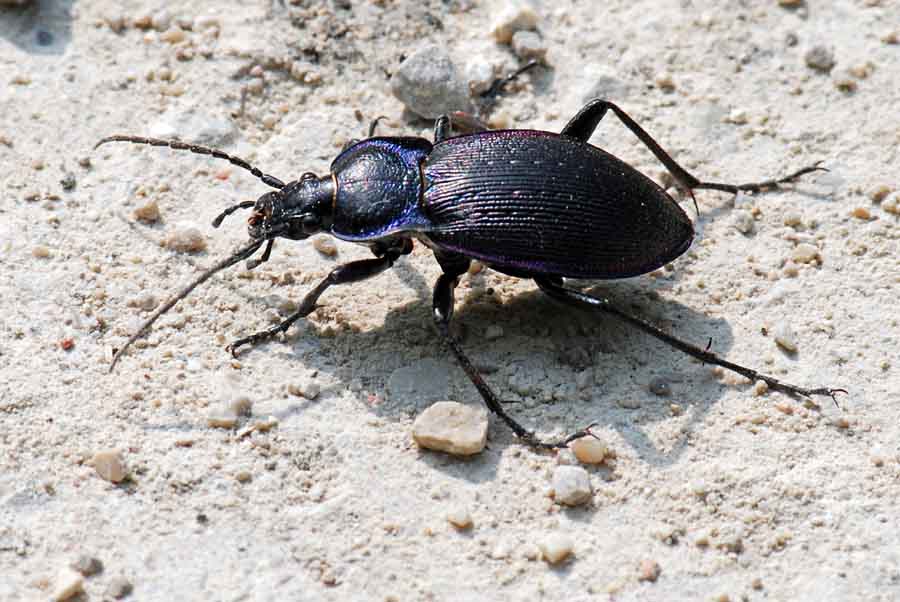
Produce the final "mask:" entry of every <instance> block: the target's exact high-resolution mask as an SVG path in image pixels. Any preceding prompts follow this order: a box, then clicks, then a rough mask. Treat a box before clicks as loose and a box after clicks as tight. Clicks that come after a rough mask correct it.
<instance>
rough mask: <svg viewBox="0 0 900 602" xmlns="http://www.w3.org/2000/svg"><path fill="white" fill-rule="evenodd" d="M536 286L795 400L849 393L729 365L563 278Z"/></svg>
mask: <svg viewBox="0 0 900 602" xmlns="http://www.w3.org/2000/svg"><path fill="white" fill-rule="evenodd" d="M535 282H536V283H537V285H538V287H540V289H541V290H542V291H544V292H545V293H547V294H548V295H550V296H551V297H553V298H554V299H558V300H559V301H563V302H564V303H567V304H569V305H574V306H576V307H581V308H587V309H595V310H600V311H603V312H606V313H609V314H612V315H614V316H615V317H617V318H619V319H620V320H622V321H624V322H627V323H629V324H631V325H632V326H635V327H637V328H638V329H640V330H643V331H644V332H646V333H647V334H649V335H651V336H653V337H656V338H657V339H659V340H660V341H662V342H664V343H665V344H667V345H669V346H671V347H674V348H675V349H678V350H679V351H682V352H684V353H686V354H688V355H690V356H691V357H694V358H696V359H698V360H700V361H701V362H704V363H708V364H714V365H716V366H721V367H723V368H726V369H728V370H731V371H732V372H736V373H738V374H740V375H742V376H746V377H747V378H749V379H750V380H751V381H754V382H755V381H757V380H761V381H763V382H765V383H766V384H767V385H768V386H769V388H770V389H775V390H777V391H781V392H782V393H786V394H788V395H792V396H801V397H812V396H815V395H824V396H827V397H830V398H831V399H832V401H834V405H835V406H838V403H837V398H836V396H837V394H838V393H843V394H845V395H846V394H847V391H846V390H845V389H837V388H835V389H832V388H829V387H817V388H811V389H810V388H806V387H798V386H797V385H792V384H788V383H786V382H782V381H780V380H778V379H776V378H774V377H772V376H768V375H766V374H762V373H760V372H757V371H756V370H753V369H751V368H747V367H745V366H741V365H739V364H734V363H732V362H729V361H728V360H725V359H722V358H720V357H719V356H717V355H716V354H714V353H712V352H710V351H709V349H708V348H707V349H702V348H700V347H697V346H696V345H692V344H691V343H688V342H686V341H682V340H681V339H678V338H676V337H674V336H672V335H670V334H668V333H666V332H664V331H662V330H661V329H659V328H657V327H656V326H654V325H653V324H651V323H649V322H647V321H645V320H642V319H641V318H638V317H636V316H633V315H631V314H629V313H627V312H624V311H622V310H620V309H618V308H617V307H615V306H614V305H612V304H611V303H610V302H609V300H607V299H601V298H600V297H594V296H593V295H588V294H587V293H582V292H581V291H577V290H574V289H570V288H566V287H564V286H563V284H562V279H561V278H550V277H543V278H535ZM838 407H840V406H838Z"/></svg>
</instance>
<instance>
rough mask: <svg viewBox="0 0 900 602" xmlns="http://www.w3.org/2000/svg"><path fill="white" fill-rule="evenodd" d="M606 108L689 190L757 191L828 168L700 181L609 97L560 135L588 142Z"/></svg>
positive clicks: (577, 117) (589, 107) (582, 113)
mask: <svg viewBox="0 0 900 602" xmlns="http://www.w3.org/2000/svg"><path fill="white" fill-rule="evenodd" d="M607 111H612V112H613V113H615V115H616V117H618V118H619V121H621V122H622V124H623V125H624V126H625V127H627V128H628V129H629V130H631V132H632V133H633V134H634V135H635V136H637V137H638V138H639V139H640V141H641V142H643V143H644V145H645V146H646V147H647V148H649V149H650V152H652V153H653V154H654V155H655V156H656V158H657V159H659V161H660V162H661V163H662V164H663V165H665V166H666V169H667V170H668V171H669V173H670V174H672V176H673V177H674V178H675V181H676V182H678V183H679V184H680V185H681V186H682V187H683V188H685V189H687V190H689V191H694V190H700V189H708V190H721V191H723V192H730V193H732V194H737V193H738V192H741V191H744V192H760V191H762V190H768V189H771V188H778V186H779V185H780V184H787V183H789V182H793V181H794V180H796V179H797V178H799V177H800V176H802V175H805V174H808V173H810V172H813V171H828V170H827V169H825V168H824V167H819V163H821V161H820V162H817V163H814V164H813V165H810V166H808V167H804V168H803V169H798V170H797V171H795V172H794V173H792V174H788V175H786V176H784V177H781V178H773V179H770V180H765V181H762V182H751V183H749V184H722V183H719V182H701V181H700V180H699V179H697V178H696V177H694V176H693V175H691V174H690V173H689V172H688V171H687V170H686V169H684V168H683V167H682V166H681V165H679V164H678V163H676V162H675V159H673V158H672V157H671V155H669V153H667V152H666V151H665V150H663V148H662V147H661V146H660V145H659V143H658V142H656V140H654V139H653V137H652V136H650V134H648V133H647V132H646V131H645V130H644V128H642V127H641V126H639V125H638V124H637V122H636V121H635V120H634V119H632V118H631V117H630V116H629V115H628V114H627V113H626V112H625V111H623V110H622V109H620V108H619V107H618V106H616V105H614V104H613V103H611V102H609V101H608V100H601V99H596V100H592V101H591V102H589V103H588V104H586V105H585V106H584V108H582V109H581V110H580V111H579V112H578V114H577V115H575V117H573V118H572V120H571V121H569V123H567V124H566V127H564V128H563V130H562V132H560V133H561V134H562V135H563V136H571V137H572V138H577V139H578V140H581V141H582V142H587V141H588V139H589V138H590V137H591V134H593V133H594V130H595V129H597V125H599V124H600V120H601V119H603V117H604V115H606V112H607ZM692 194H693V192H692Z"/></svg>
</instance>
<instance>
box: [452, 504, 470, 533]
mask: <svg viewBox="0 0 900 602" xmlns="http://www.w3.org/2000/svg"><path fill="white" fill-rule="evenodd" d="M447 522H448V523H450V524H451V525H453V526H454V527H456V528H457V529H459V530H460V531H463V530H465V529H471V528H472V524H473V523H472V515H471V514H469V511H468V510H467V509H466V508H465V507H463V506H457V507H456V508H454V509H453V510H451V511H450V512H448V513H447Z"/></svg>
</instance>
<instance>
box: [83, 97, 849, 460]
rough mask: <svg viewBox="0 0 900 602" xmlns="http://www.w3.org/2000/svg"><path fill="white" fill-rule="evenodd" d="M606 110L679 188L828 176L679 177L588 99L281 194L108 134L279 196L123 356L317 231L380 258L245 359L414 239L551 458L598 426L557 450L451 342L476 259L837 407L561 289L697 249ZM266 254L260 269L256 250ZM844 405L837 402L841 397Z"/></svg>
mask: <svg viewBox="0 0 900 602" xmlns="http://www.w3.org/2000/svg"><path fill="white" fill-rule="evenodd" d="M607 112H612V113H613V114H614V115H615V116H616V117H617V118H618V119H619V120H620V121H621V122H622V123H623V124H624V125H625V126H626V127H627V128H628V129H629V130H631V132H633V133H634V134H635V135H636V136H637V137H638V138H639V139H640V140H641V142H643V143H644V145H646V146H647V147H648V148H649V149H650V151H651V152H652V153H653V154H654V155H655V156H656V157H657V159H659V160H660V161H661V162H662V163H663V165H664V166H665V167H666V169H667V170H668V171H669V172H670V173H671V174H672V176H673V177H674V178H675V181H676V182H677V183H678V184H679V186H681V187H682V188H684V189H686V190H688V191H689V192H690V193H691V195H692V196H693V191H694V190H700V189H710V190H720V191H724V192H730V193H734V194H737V193H738V192H739V191H750V192H759V191H763V190H766V189H770V188H776V187H778V186H779V185H780V184H784V183H787V182H792V181H794V180H796V179H797V178H799V177H800V176H802V175H804V174H807V173H810V172H813V171H816V170H821V169H823V168H821V167H819V164H818V163H817V164H815V165H812V166H809V167H805V168H803V169H800V170H798V171H796V172H794V173H792V174H790V175H787V176H785V177H782V178H778V179H772V180H767V181H764V182H756V183H751V184H740V185H733V184H721V183H716V182H703V181H701V180H699V179H697V178H696V177H694V176H693V175H691V174H690V173H688V172H687V171H686V170H685V169H684V168H682V167H681V166H680V165H679V164H678V163H677V162H675V160H674V159H672V157H671V156H669V154H668V153H666V151H665V150H663V148H662V147H661V146H660V145H659V144H658V143H657V142H656V141H655V140H654V139H653V138H652V137H651V136H650V135H649V134H648V133H647V132H646V131H644V129H643V128H641V127H640V126H639V125H638V124H637V123H636V122H635V121H634V120H633V119H632V118H631V117H629V116H628V114H626V113H625V112H624V111H623V110H622V109H620V108H619V107H618V106H616V105H615V104H613V103H611V102H609V101H606V100H601V99H597V100H593V101H591V102H589V103H588V104H587V105H586V106H585V107H584V108H583V109H581V111H580V112H579V113H578V114H577V115H575V117H574V118H572V120H571V121H569V123H568V124H567V125H566V126H565V127H564V128H563V130H562V132H561V133H559V134H556V133H551V132H544V131H537V130H488V129H487V128H486V127H483V126H481V125H480V123H479V122H478V121H477V120H476V119H473V118H469V117H466V116H463V115H460V116H459V117H460V118H459V119H458V120H456V121H454V122H453V123H456V122H457V121H458V122H459V123H461V124H463V125H464V126H466V127H467V128H468V130H469V131H468V132H466V133H464V134H463V135H459V136H451V125H452V122H451V119H450V117H449V116H446V115H445V116H443V117H441V118H439V119H438V120H437V122H436V123H435V127H434V142H433V143H432V142H431V141H429V140H426V139H424V138H417V137H375V136H373V134H374V128H375V125H376V124H377V120H376V121H375V122H373V123H372V126H371V127H370V129H369V137H368V138H366V139H365V140H362V141H359V142H356V143H353V144H351V145H350V146H349V147H348V148H346V149H345V150H344V151H343V152H341V153H340V155H338V157H337V158H336V159H335V160H334V162H333V163H332V164H331V170H330V172H329V173H328V174H327V175H325V176H321V177H320V176H317V175H315V174H312V173H305V174H303V175H302V176H301V177H300V179H298V180H295V181H293V182H288V183H284V182H282V181H281V180H279V179H278V178H275V177H273V176H270V175H268V174H265V173H263V172H262V171H260V170H259V169H257V168H256V167H253V166H252V165H250V164H249V163H247V162H246V161H244V160H243V159H240V158H238V157H234V156H232V155H229V154H226V153H224V152H222V151H220V150H216V149H211V148H207V147H203V146H198V145H193V144H188V143H184V142H180V141H173V140H158V139H154V138H142V137H137V136H121V135H116V136H110V137H108V138H104V139H103V140H101V141H100V142H99V143H98V144H97V146H100V145H101V144H105V143H107V142H114V141H120V142H132V143H137V144H149V145H153V146H168V147H170V148H173V149H177V150H188V151H191V152H194V153H199V154H205V155H211V156H213V157H215V158H219V159H224V160H227V161H229V162H231V163H232V164H234V165H237V166H238V167H241V168H243V169H246V170H248V171H250V172H251V173H252V174H253V175H255V176H256V177H258V178H260V179H261V180H262V181H263V182H264V183H265V184H268V185H269V186H271V187H273V188H275V189H276V190H274V191H272V192H268V193H266V194H264V195H262V196H261V197H260V198H259V199H258V200H257V201H256V202H255V203H254V202H252V201H246V202H242V203H238V204H236V205H234V206H232V207H229V208H228V209H226V210H225V211H223V212H222V213H221V214H220V215H219V216H218V217H217V218H216V219H215V220H214V221H213V226H215V227H218V226H219V225H220V224H221V223H222V220H223V219H224V218H225V217H227V216H228V215H230V214H231V213H234V212H235V211H237V210H238V209H252V213H251V214H250V218H249V219H248V223H249V226H248V231H249V234H250V239H251V240H250V242H249V244H248V245H247V246H245V247H244V248H242V249H240V250H238V251H237V252H236V253H235V254H233V255H232V256H230V257H228V258H226V259H224V260H222V261H220V262H219V263H217V264H215V265H214V266H213V267H211V268H210V269H209V270H207V271H206V272H204V273H203V274H201V275H200V276H199V277H198V278H197V279H196V280H194V281H193V282H192V283H191V284H189V285H188V286H187V287H185V288H184V289H182V290H181V291H180V292H179V293H178V294H176V295H175V296H174V297H173V298H172V299H170V300H169V301H168V302H167V303H165V304H164V305H162V306H161V307H160V308H159V309H157V311H156V312H154V313H153V315H151V316H150V318H149V319H148V320H147V321H146V322H145V323H144V324H143V325H142V326H141V328H140V329H139V330H138V331H137V332H136V333H135V334H134V335H132V336H131V338H130V339H129V340H128V342H127V343H126V344H125V345H124V346H123V347H122V348H121V349H119V350H118V351H117V352H116V353H115V355H114V357H113V361H112V364H111V366H110V370H112V369H113V367H114V366H115V364H116V362H117V361H118V360H119V358H121V357H122V354H123V353H124V352H125V350H126V349H127V348H128V347H129V345H131V343H133V342H134V341H135V340H137V339H138V338H140V337H141V336H143V334H144V333H145V332H147V331H148V329H149V328H150V326H151V325H152V324H153V322H154V321H155V320H156V319H157V318H158V317H159V316H161V315H162V314H163V313H165V312H166V311H168V310H169V309H171V307H172V306H174V305H175V303H177V302H178V301H179V300H180V299H182V298H184V297H185V296H187V295H188V294H189V293H190V292H191V291H192V290H193V289H194V288H195V287H196V286H198V285H199V284H200V283H202V282H204V281H205V280H207V279H208V278H209V277H210V276H212V275H213V274H214V273H216V272H218V271H220V270H222V269H225V268H227V267H229V266H232V265H234V264H236V263H238V262H240V261H242V260H244V259H247V260H248V261H247V267H248V268H249V269H253V268H254V267H256V266H258V265H259V264H260V263H263V262H265V261H267V260H268V259H269V256H270V254H271V252H272V246H273V244H274V241H275V239H276V238H288V239H291V240H303V239H305V238H308V237H309V236H311V235H313V234H316V233H318V232H325V233H328V234H330V235H332V236H334V237H336V238H338V239H341V240H345V241H350V242H354V243H358V244H361V245H365V246H367V247H369V249H371V251H372V253H373V254H374V255H375V257H374V258H373V259H364V260H360V261H353V262H350V263H347V264H344V265H341V266H338V267H336V268H335V269H333V270H332V271H331V272H330V273H329V274H328V276H327V277H326V278H325V279H324V280H322V281H321V282H320V283H319V284H318V285H317V286H316V287H314V288H313V289H312V290H311V291H309V292H308V293H307V294H306V296H305V297H304V298H303V301H302V302H301V303H300V306H299V309H298V310H297V311H296V312H295V313H294V314H293V315H291V316H290V317H288V318H287V319H286V320H284V321H283V322H281V323H280V324H278V325H276V326H274V327H272V328H269V329H267V330H263V331H261V332H258V333H256V334H253V335H250V336H248V337H244V338H241V339H238V340H236V341H234V342H233V343H231V344H230V345H229V346H228V347H227V349H228V350H229V351H230V352H231V353H232V354H235V355H236V354H237V352H238V349H239V348H241V347H244V346H245V345H254V344H257V343H260V342H262V341H266V340H268V339H271V338H273V337H275V336H276V335H278V334H279V333H284V332H285V331H287V330H288V329H289V328H290V326H291V325H292V324H293V323H294V322H296V321H297V320H299V319H300V318H303V317H306V316H307V315H309V314H310V313H312V311H313V310H315V308H316V302H317V301H318V299H319V297H320V296H321V295H322V293H324V292H325V291H326V290H327V289H328V288H330V287H331V286H335V285H338V284H348V283H351V282H358V281H360V280H365V279H367V278H371V277H373V276H375V275H376V274H379V273H381V272H383V271H384V270H386V269H388V268H390V267H391V266H392V265H393V264H394V262H395V261H397V260H398V259H399V258H400V257H402V256H403V255H408V254H409V253H410V252H412V249H413V241H414V240H418V241H420V242H422V243H423V244H425V245H427V246H428V247H429V248H430V249H431V250H432V251H433V252H434V256H435V259H437V261H438V264H439V265H440V267H441V269H442V271H443V273H442V275H441V276H440V277H439V278H438V280H437V283H436V284H435V286H434V297H433V316H434V322H435V326H436V327H437V331H438V333H439V335H440V337H441V339H442V340H443V341H444V342H445V343H446V344H447V345H448V346H449V347H450V349H451V350H452V352H453V354H454V356H455V357H456V359H457V361H458V362H459V364H460V366H461V367H462V369H463V370H464V371H465V373H466V375H467V376H468V377H469V379H470V380H471V381H472V383H473V384H474V385H475V387H476V388H477V389H478V392H479V393H480V394H481V397H482V398H483V399H484V402H485V404H486V405H487V407H488V408H489V409H490V410H491V411H492V412H493V413H495V414H497V416H499V417H500V418H501V419H502V420H503V421H504V422H505V423H506V424H507V425H508V426H509V427H510V428H511V429H512V430H513V432H514V433H515V434H516V435H517V436H518V437H519V438H520V439H521V440H522V441H524V442H525V443H528V444H529V445H532V446H535V447H544V448H557V447H565V446H566V445H567V444H568V443H570V442H571V441H573V440H574V439H577V438H579V437H583V436H586V435H589V434H590V427H587V428H585V429H582V430H579V431H577V432H575V433H572V434H571V435H569V436H567V437H564V438H562V439H559V440H551V441H546V440H542V439H540V438H538V437H537V436H535V434H534V433H533V432H530V431H528V430H527V429H525V428H524V427H523V426H521V425H520V424H519V423H518V422H517V421H516V420H515V419H514V418H513V417H512V416H510V415H509V414H508V413H507V412H506V410H505V409H504V407H503V405H502V403H501V401H500V399H499V398H498V397H497V395H496V394H495V393H494V392H493V390H492V389H491V388H490V387H489V386H488V384H487V383H486V382H485V380H484V378H482V376H481V374H480V373H479V371H478V370H477V369H476V368H475V366H474V365H473V364H472V362H471V361H470V360H469V358H468V356H467V355H466V354H465V352H464V351H463V349H462V347H461V346H460V344H459V342H458V341H457V340H456V339H455V338H454V337H453V336H452V335H451V333H450V320H451V318H452V316H453V304H454V289H455V287H456V285H457V283H458V281H459V278H460V276H462V275H463V274H465V273H466V271H467V270H468V268H469V265H470V263H471V262H472V260H474V259H477V260H479V261H481V262H483V263H484V264H485V265H486V266H488V267H490V268H492V269H494V270H497V271H499V272H502V273H504V274H508V275H511V276H515V277H519V278H530V279H533V280H534V281H535V283H536V284H537V286H538V287H539V288H540V289H541V290H542V291H544V292H545V293H547V294H548V295H550V296H551V297H553V298H555V299H558V300H559V301H561V302H563V303H566V304H569V305H573V306H576V307H583V308H590V309H595V310H599V311H602V312H606V313H608V314H611V315H613V316H616V317H617V318H619V319H621V320H623V321H625V322H627V323H629V324H631V325H633V326H635V327H637V328H639V329H640V330H642V331H644V332H646V333H647V334H650V335H651V336H653V337H656V338H657V339H660V340H661V341H663V342H664V343H666V344H668V345H671V346H672V347H675V348H676V349H679V350H681V351H683V352H684V353H687V354H688V355H691V356H693V357H695V358H697V359H699V360H701V361H703V362H705V363H710V364H715V365H717V366H722V367H723V368H727V369H728V370H731V371H734V372H736V373H738V374H741V375H743V376H746V377H747V378H749V379H751V380H753V381H756V380H761V381H763V382H765V383H766V384H767V385H768V386H769V387H770V388H772V389H776V390H779V391H782V392H784V393H787V394H789V395H794V396H797V395H800V396H807V397H809V396H813V395H826V396H830V397H831V398H832V399H833V400H834V399H835V395H836V393H838V392H842V393H846V391H845V390H844V389H836V388H828V387H816V388H805V387H799V386H796V385H792V384H788V383H785V382H782V381H780V380H778V379H776V378H773V377H772V376H768V375H765V374H761V373H760V372H757V371H756V370H753V369H750V368H747V367H744V366H741V365H738V364H734V363H732V362H729V361H727V360H725V359H723V358H720V357H718V356H717V355H715V354H713V353H711V352H710V351H709V349H703V348H700V347H697V346H695V345H693V344H691V343H688V342H685V341H682V340H681V339H678V338H676V337H674V336H672V335H670V334H668V333H666V332H664V331H663V330H661V329H659V328H658V327H656V326H654V325H653V324H651V323H649V322H647V321H645V320H643V319H641V318H639V317H636V316H634V315H631V314H629V313H627V312H625V311H622V310H621V309H618V308H617V307H615V306H614V305H612V304H611V303H610V302H609V301H608V300H607V299H604V298H600V297H596V296H592V295H589V294H587V293H584V292H581V291H579V290H576V289H572V288H569V287H567V286H565V284H564V279H565V278H585V279H615V278H625V277H629V276H637V275H640V274H645V273H647V272H650V271H652V270H655V269H656V268H659V267H660V266H662V265H664V264H666V263H668V262H670V261H672V260H673V259H675V258H676V257H678V256H679V255H681V254H682V253H684V252H685V251H686V250H687V249H688V247H689V246H690V244H691V241H692V240H693V237H694V230H693V226H692V224H691V221H690V220H689V219H688V217H687V215H686V214H685V212H684V211H683V210H682V209H681V207H680V206H679V205H678V204H677V203H676V202H675V200H674V199H673V198H672V197H671V196H669V194H668V193H666V191H665V190H663V189H662V188H661V187H660V186H658V185H657V184H656V183H655V182H653V181H652V180H650V179H649V178H648V177H647V176H645V175H643V174H642V173H640V172H639V171H637V170H636V169H634V168H633V167H631V166H629V165H628V164H626V163H624V162H623V161H621V160H620V159H618V158H616V157H614V156H613V155H611V154H609V153H607V152H605V151H603V150H601V149H599V148H597V147H595V146H592V145H590V144H588V139H589V138H590V136H591V134H592V133H593V132H594V130H595V129H596V127H597V125H598V124H599V123H600V120H601V119H603V117H604V115H606V113H607ZM263 244H265V249H264V250H263V252H262V255H261V256H260V257H259V258H258V259H250V257H252V256H253V255H254V254H255V253H256V252H257V251H258V250H259V249H260V248H261V247H262V246H263ZM835 403H837V402H836V400H835Z"/></svg>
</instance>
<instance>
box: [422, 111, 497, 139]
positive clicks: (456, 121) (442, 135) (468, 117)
mask: <svg viewBox="0 0 900 602" xmlns="http://www.w3.org/2000/svg"><path fill="white" fill-rule="evenodd" d="M490 129H491V128H489V127H488V126H487V125H486V124H485V123H484V122H483V121H481V120H480V119H478V117H476V116H475V115H472V114H471V113H465V112H463V111H453V112H452V113H451V114H449V115H441V116H440V117H438V118H437V121H435V122H434V142H435V143H438V142H442V141H444V140H446V139H447V138H450V137H451V134H452V132H453V131H455V132H457V133H459V134H477V133H479V132H486V131H488V130H490Z"/></svg>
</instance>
